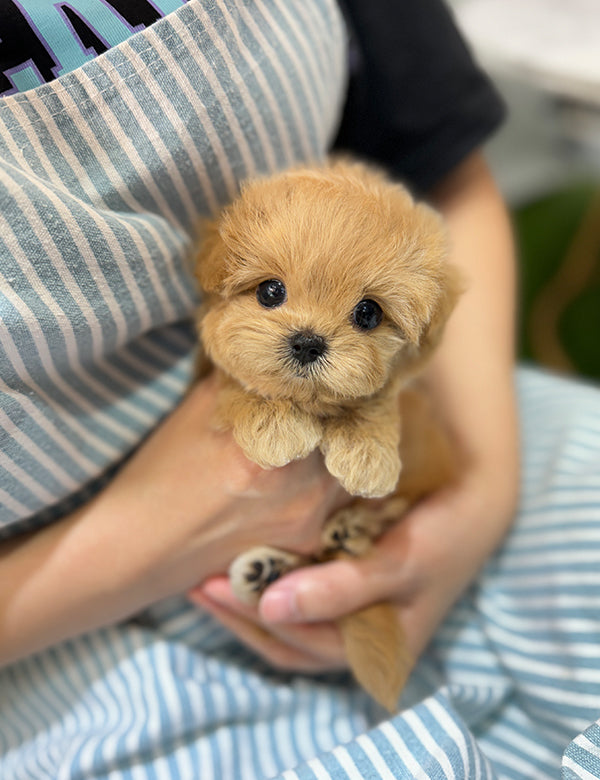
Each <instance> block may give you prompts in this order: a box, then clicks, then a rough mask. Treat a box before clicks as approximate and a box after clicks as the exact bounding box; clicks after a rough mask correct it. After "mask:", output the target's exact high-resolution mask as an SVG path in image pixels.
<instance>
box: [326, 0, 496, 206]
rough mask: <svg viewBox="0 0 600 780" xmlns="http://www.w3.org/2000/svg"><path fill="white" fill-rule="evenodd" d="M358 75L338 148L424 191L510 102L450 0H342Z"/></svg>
mask: <svg viewBox="0 0 600 780" xmlns="http://www.w3.org/2000/svg"><path fill="white" fill-rule="evenodd" d="M340 6H341V8H342V11H343V12H344V14H345V17H346V22H347V25H348V30H349V38H350V47H349V57H350V77H349V85H348V93H347V97H346V103H345V107H344V112H343V116H342V121H341V125H340V128H339V131H338V136H337V138H336V140H335V142H334V149H335V150H337V151H350V152H354V153H356V154H359V155H361V156H362V157H365V158H367V159H371V160H372V161H374V162H377V163H379V164H381V165H383V166H385V168H386V169H387V170H388V171H390V172H391V173H392V174H393V175H395V176H397V177H398V178H400V179H402V180H404V181H405V182H406V183H407V184H409V185H410V186H412V188H413V189H414V190H416V191H417V192H420V193H425V192H427V191H428V190H430V189H431V187H433V186H434V185H435V184H436V183H437V182H439V181H440V180H441V179H442V178H443V177H444V176H445V174H447V173H449V172H450V171H451V170H452V169H453V168H454V166H456V165H457V164H458V163H459V162H460V161H461V160H462V159H463V158H464V157H466V156H467V155H468V154H469V153H470V152H471V151H474V150H475V149H476V148H477V147H478V146H480V145H481V144H482V143H483V142H484V141H485V140H487V138H488V137H489V136H490V135H491V134H492V133H493V131H494V130H495V129H496V128H497V127H498V126H499V125H500V123H501V121H502V119H503V117H504V114H505V107H504V104H503V102H502V99H501V98H500V96H499V95H498V93H497V91H496V89H495V88H494V86H493V85H492V83H491V81H490V79H489V78H488V76H487V75H486V74H485V73H484V72H483V71H482V70H481V68H480V67H478V65H477V64H476V63H475V61H474V59H473V57H472V55H471V52H470V51H469V49H468V47H467V45H466V44H465V42H464V40H463V39H462V37H461V35H460V33H459V32H458V30H457V28H456V26H455V23H454V20H453V18H452V15H451V13H450V11H449V9H448V8H447V7H446V6H445V5H444V3H443V2H442V0H369V2H368V3H367V2H364V0H340Z"/></svg>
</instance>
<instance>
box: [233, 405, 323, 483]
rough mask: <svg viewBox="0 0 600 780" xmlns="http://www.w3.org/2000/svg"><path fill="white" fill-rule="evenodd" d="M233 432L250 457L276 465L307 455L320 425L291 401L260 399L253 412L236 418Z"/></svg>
mask: <svg viewBox="0 0 600 780" xmlns="http://www.w3.org/2000/svg"><path fill="white" fill-rule="evenodd" d="M233 434H234V436H235V439H236V441H237V443H238V444H239V445H240V447H241V448H242V449H243V450H244V453H245V454H246V456H247V457H248V458H250V460H253V461H254V462H255V463H258V465H259V466H262V467H263V468H273V467H275V468H277V467H279V466H285V465H286V463H289V462H290V461H292V460H297V459H299V458H305V457H306V456H307V455H310V453H311V452H312V451H313V450H314V449H316V448H317V447H318V445H319V442H320V440H321V436H322V428H321V425H320V423H319V422H318V421H317V420H314V419H313V418H312V417H310V416H309V415H307V414H304V413H303V412H301V411H300V410H298V409H296V408H295V407H293V406H292V405H291V404H289V405H288V404H278V403H269V402H267V401H263V404H262V408H257V409H256V411H255V414H253V415H250V416H248V417H247V418H246V419H243V420H240V419H238V420H237V421H236V425H235V428H234V431H233Z"/></svg>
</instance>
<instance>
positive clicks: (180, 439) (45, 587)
mask: <svg viewBox="0 0 600 780" xmlns="http://www.w3.org/2000/svg"><path fill="white" fill-rule="evenodd" d="M211 418H212V419H214V387H213V383H212V382H211V381H208V382H204V383H202V384H201V385H199V386H197V387H196V388H195V389H194V391H192V392H191V393H190V394H189V396H188V397H187V398H186V399H185V400H184V401H183V402H182V404H181V405H180V406H179V407H178V409H176V410H175V412H174V413H173V414H172V415H171V416H170V417H169V418H168V419H167V420H166V421H165V422H164V423H163V424H162V425H161V426H160V427H159V428H158V429H157V431H156V432H155V433H154V434H153V435H152V436H151V437H150V438H149V439H148V440H147V441H146V442H145V443H144V444H143V445H142V447H141V448H140V449H139V451H138V452H137V453H136V454H135V455H134V456H133V457H132V458H131V460H130V461H129V462H128V463H127V464H126V465H125V467H124V468H123V469H122V470H121V472H120V473H119V474H118V476H117V477H116V478H115V479H114V481H113V482H111V484H110V485H109V486H108V487H107V488H105V490H103V491H102V492H101V493H100V494H99V495H98V496H97V497H96V498H94V499H93V500H92V501H91V502H89V503H88V504H87V505H86V506H84V507H83V508H81V509H79V510H77V511H76V512H74V513H73V514H72V515H70V516H68V517H66V518H64V519H63V520H61V521H59V522H57V523H55V524H53V525H51V526H48V527H46V528H45V529H43V530H40V531H37V532H35V533H32V534H29V535H28V536H26V537H24V538H19V539H16V540H13V541H9V542H5V543H4V544H1V545H0V665H2V664H6V663H9V662H11V661H13V660H15V659H18V658H21V657H24V656H27V655H29V654H31V653H33V652H35V651H37V650H40V649H41V648H44V647H46V646H48V645H51V644H54V643H56V642H58V641H60V640H62V639H65V638H67V637H71V636H74V635H77V634H80V633H82V632H84V631H86V630H88V629H92V628H95V627H98V626H103V625H108V624H111V623H114V622H115V621H118V620H121V619H123V618H125V617H127V616H128V615H131V614H132V613H134V612H136V611H137V610H139V609H141V608H143V607H145V606H147V605H148V604H150V603H152V602H154V601H156V600H157V599H160V598H163V597H166V596H169V595H172V594H176V593H182V592H185V590H186V589H188V588H190V587H191V586H192V585H194V584H195V583H197V582H198V581H199V580H201V579H204V578H205V577H207V576H210V575H214V574H218V573H222V572H224V571H226V570H227V567H228V565H229V563H230V562H231V560H232V559H233V558H234V557H235V556H236V554H238V553H239V552H242V551H243V550H246V549H247V548H248V547H250V546H252V545H254V544H256V543H258V542H259V541H262V540H263V539H265V538H273V539H275V540H279V542H280V543H281V544H283V541H284V538H286V537H287V536H288V535H290V536H291V538H292V539H293V540H294V543H295V545H296V547H297V548H298V549H299V550H300V549H302V548H304V551H306V552H308V551H309V550H310V549H311V546H313V545H314V544H316V542H317V540H318V538H319V531H320V526H321V524H322V522H323V519H324V517H325V516H326V514H327V512H328V511H329V510H330V509H331V506H332V501H338V500H340V498H341V497H342V491H341V490H340V489H339V488H338V487H337V485H335V483H334V480H333V479H332V478H331V477H329V475H328V474H327V473H326V471H325V469H324V466H323V464H322V461H321V458H320V456H318V454H316V453H315V454H313V455H312V456H311V457H310V458H308V459H306V460H304V461H301V462H295V463H292V464H290V465H289V466H287V467H285V468H283V469H276V470H273V471H262V470H261V469H259V468H258V467H257V466H255V465H254V464H252V463H250V462H249V461H248V460H246V458H245V457H244V456H243V454H242V452H241V450H240V449H239V448H238V447H237V445H236V444H235V443H234V441H233V439H232V437H231V436H230V435H229V434H225V433H215V432H214V431H213V430H212V428H211V424H210V420H211ZM341 500H343V498H341Z"/></svg>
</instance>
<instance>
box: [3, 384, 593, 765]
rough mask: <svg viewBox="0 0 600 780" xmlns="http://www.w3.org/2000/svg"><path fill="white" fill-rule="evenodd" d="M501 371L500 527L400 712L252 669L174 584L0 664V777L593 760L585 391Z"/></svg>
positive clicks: (345, 684)
mask: <svg viewBox="0 0 600 780" xmlns="http://www.w3.org/2000/svg"><path fill="white" fill-rule="evenodd" d="M517 381H518V388H519V396H520V406H521V418H522V436H523V453H524V456H523V485H522V499H521V507H520V510H519V513H518V516H517V518H516V521H515V525H514V528H513V529H512V531H511V533H510V535H509V537H508V538H507V540H506V542H505V544H504V545H503V547H502V549H501V550H500V551H499V552H498V554H497V555H496V556H495V557H494V558H493V559H492V560H491V561H490V562H489V564H488V565H487V567H486V569H485V570H484V571H483V572H482V575H481V577H480V578H479V580H478V582H477V583H476V584H475V585H474V586H473V588H472V589H471V590H470V591H469V592H468V593H467V594H466V595H465V597H464V598H463V599H462V600H461V602H460V603H459V604H458V605H457V606H456V608H455V609H454V610H453V612H452V613H451V615H450V616H449V617H448V620H447V621H446V622H445V624H444V625H443V626H442V627H441V629H440V631H439V632H438V634H437V636H436V638H435V640H434V642H433V643H432V646H431V648H430V650H429V651H428V653H427V654H426V656H425V657H424V658H423V660H422V662H421V663H420V665H419V667H418V668H417V670H416V672H415V674H414V676H413V679H412V681H411V683H410V684H409V687H408V689H407V691H406V696H405V700H404V704H405V706H406V709H405V710H404V711H403V712H402V713H401V714H399V715H398V716H396V717H395V718H392V719H389V720H383V721H381V718H382V717H383V715H382V713H381V712H380V711H378V710H377V709H376V708H375V707H374V706H373V705H371V704H370V702H369V701H368V700H367V699H366V697H365V696H364V695H363V694H362V693H361V692H360V691H358V690H357V689H355V688H354V686H352V685H351V683H350V682H349V680H348V678H347V677H346V676H343V675H341V676H338V677H335V678H332V677H323V678H306V677H299V676H294V675H283V674H278V673H276V672H273V671H271V670H269V669H267V668H266V667H265V666H264V665H263V664H262V663H261V662H260V661H259V660H258V659H257V658H255V657H254V656H252V655H251V654H250V653H249V652H247V651H246V650H244V649H243V648H241V647H240V646H239V645H238V644H237V643H236V642H234V641H233V640H232V639H231V638H230V637H229V636H228V634H227V633H226V632H225V631H224V630H222V629H221V628H219V627H218V626H216V625H215V624H214V623H213V622H212V620H210V619H209V618H208V617H206V616H202V615H200V616H199V615H198V613H196V612H194V610H193V609H192V608H190V607H189V606H187V605H186V604H185V603H184V602H183V601H179V600H176V601H172V602H169V603H165V604H162V605H159V606H158V607H156V608H155V609H153V610H150V611H149V612H148V613H147V614H146V615H144V616H141V617H140V619H138V620H137V621H135V622H133V621H132V622H129V623H125V624H122V625H120V626H115V627H112V628H110V629H106V630H103V631H98V632H94V633H93V634H90V635H88V636H85V637H81V638H80V639H77V640H74V641H71V642H68V643H65V644H64V645H61V646H60V647H57V648H53V649H51V650H48V651H46V652H44V653H41V654H39V655H37V656H35V657H33V658H31V659H28V660H26V661H23V662H21V663H19V664H15V665H14V666H12V667H10V668H8V669H5V670H4V671H2V672H1V673H0V776H3V777H9V778H15V779H16V778H21V777H23V778H25V777H27V778H31V777H34V778H53V779H54V778H56V777H61V776H64V777H74V776H79V774H81V775H83V776H88V777H94V778H105V777H106V778H108V777H110V778H121V777H130V776H134V777H143V778H145V777H148V778H150V777H166V778H182V780H185V779H186V778H200V777H202V778H203V780H204V779H205V778H210V777H214V778H219V779H221V778H222V779H223V780H226V779H227V778H267V777H275V776H279V775H282V774H283V776H284V777H286V778H292V777H299V778H305V777H306V778H309V777H310V778H314V777H315V776H316V777H331V778H342V777H357V778H359V777H390V778H391V777H396V778H398V777H399V778H403V777H406V778H409V777H410V778H414V777H423V778H425V777H428V778H429V777H436V778H437V777H446V776H448V777H450V776H454V777H465V778H466V777H469V778H474V777H481V778H485V777H490V778H491V777H510V778H525V777H526V778H536V777H551V776H558V775H559V772H560V771H561V762H562V763H563V765H564V769H563V771H564V772H565V776H566V777H578V776H582V777H583V776H586V775H585V773H584V772H583V771H582V770H581V767H586V771H587V772H588V773H591V776H596V775H597V776H600V758H598V754H599V753H600V750H599V748H598V745H599V744H600V738H599V737H598V734H599V733H600V729H598V727H597V726H595V725H594V721H595V719H596V718H597V717H598V715H599V713H600V659H599V655H598V652H597V648H598V647H599V646H600V618H598V610H597V605H598V603H600V566H598V560H599V558H600V480H599V478H598V472H599V468H598V466H599V464H600V392H598V391H597V390H595V389H592V388H589V387H586V386H583V385H581V384H576V383H572V382H568V381H565V380H561V379H556V378H553V377H548V376H546V375H544V374H541V373H538V372H533V371H521V372H519V374H518V379H517ZM484 521H485V518H482V522H484ZM565 750H566V751H567V752H566V755H565V756H564V758H563V753H564V752H565ZM292 767H296V769H294V770H292V769H291V768H292ZM569 773H571V774H569ZM587 776H590V775H589V774H588V775H587Z"/></svg>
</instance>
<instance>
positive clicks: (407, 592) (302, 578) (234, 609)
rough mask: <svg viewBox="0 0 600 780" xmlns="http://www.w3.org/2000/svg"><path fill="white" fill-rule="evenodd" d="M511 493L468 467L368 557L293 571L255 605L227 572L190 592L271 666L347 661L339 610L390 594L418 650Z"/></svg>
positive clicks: (476, 563)
mask: <svg viewBox="0 0 600 780" xmlns="http://www.w3.org/2000/svg"><path fill="white" fill-rule="evenodd" d="M513 500H514V491H512V490H511V489H510V486H509V485H507V484H506V483H504V482H503V481H502V480H498V478H497V474H490V475H489V479H485V478H484V475H481V474H475V473H473V474H470V475H468V476H467V475H465V476H464V477H463V479H462V480H461V481H459V482H457V483H455V484H453V485H452V486H449V487H448V488H447V489H444V490H442V491H439V492H438V493H436V494H434V495H432V496H430V497H429V498H428V499H426V500H424V501H423V502H421V503H420V504H419V505H417V506H416V507H415V508H413V509H412V510H411V511H410V512H409V513H408V514H407V515H406V516H405V517H404V518H403V519H402V520H401V521H400V522H399V523H398V524H397V525H396V526H394V527H393V528H391V529H390V530H389V531H388V532H386V533H385V534H384V535H383V536H382V537H381V539H380V540H379V541H378V542H377V544H376V545H375V547H374V548H373V550H372V552H371V553H370V554H369V555H368V556H367V557H365V558H363V559H355V560H344V561H333V562H330V563H325V564H320V565H317V566H311V567H307V568H304V569H302V570H298V571H296V572H292V573H291V574H288V575H286V576H285V577H282V578H281V579H280V580H279V581H277V582H276V583H274V584H273V585H271V586H270V587H269V588H268V589H267V590H266V591H265V593H264V594H263V597H262V599H261V601H260V603H259V605H258V607H256V608H253V607H249V606H247V605H244V604H241V603H240V602H239V601H238V600H237V599H236V597H235V595H234V594H233V593H232V591H231V588H230V586H229V582H228V580H227V578H225V577H215V578H211V579H209V580H208V581H206V582H205V583H204V584H203V585H201V586H199V587H197V588H195V589H194V590H192V591H191V592H190V594H189V597H190V598H191V599H192V601H194V602H195V603H196V604H198V605H200V606H202V607H203V608H204V609H206V610H207V611H209V612H211V613H212V614H213V615H214V616H215V617H216V618H217V619H219V620H220V621H221V622H222V623H223V624H225V625H226V626H227V627H228V628H229V629H231V630H232V631H233V632H234V633H235V634H236V635H237V636H238V637H239V638H240V639H241V640H242V641H243V642H244V643H246V644H247V645H249V646H250V647H252V648H253V649H254V650H255V651H256V652H258V653H259V654H260V655H262V656H263V657H264V658H266V659H267V660H268V661H269V662H270V663H272V664H273V665H275V666H277V667H279V668H282V669H288V670H297V671H304V672H317V671H324V670H327V669H335V668H342V667H344V666H345V665H346V662H345V658H344V652H343V648H342V642H341V636H340V633H339V631H338V629H337V627H336V625H335V620H336V618H339V617H342V616H344V615H347V614H349V613H351V612H354V611H356V610H357V609H360V608H361V607H363V606H366V605H367V604H371V603H375V602H378V601H392V602H393V603H395V604H396V605H397V607H398V612H399V616H400V620H401V621H402V624H403V626H404V630H405V634H406V636H407V638H408V642H409V646H410V650H411V652H412V654H413V656H414V657H415V658H417V657H418V656H419V655H420V654H421V652H422V651H423V649H424V648H425V646H426V645H427V643H428V642H429V640H430V638H431V636H432V634H433V632H434V631H435V629H436V627H437V626H438V625H439V623H440V622H441V621H442V619H443V618H444V616H445V615H446V613H447V612H448V610H449V609H450V607H451V606H452V604H453V603H454V602H455V601H456V599H457V598H458V597H459V596H460V594H461V593H462V591H463V590H464V589H465V588H466V587H467V586H468V584H469V583H470V582H471V581H472V580H473V578H474V577H475V576H476V574H477V572H478V570H479V569H480V568H481V566H482V565H483V563H484V562H485V560H486V559H487V558H488V556H489V554H490V552H491V551H492V550H493V549H494V548H495V547H496V546H497V544H498V542H499V541H500V539H501V538H502V536H503V535H504V533H505V531H506V528H507V526H508V523H509V521H510V517H511V513H512V508H513V506H512V504H513Z"/></svg>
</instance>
